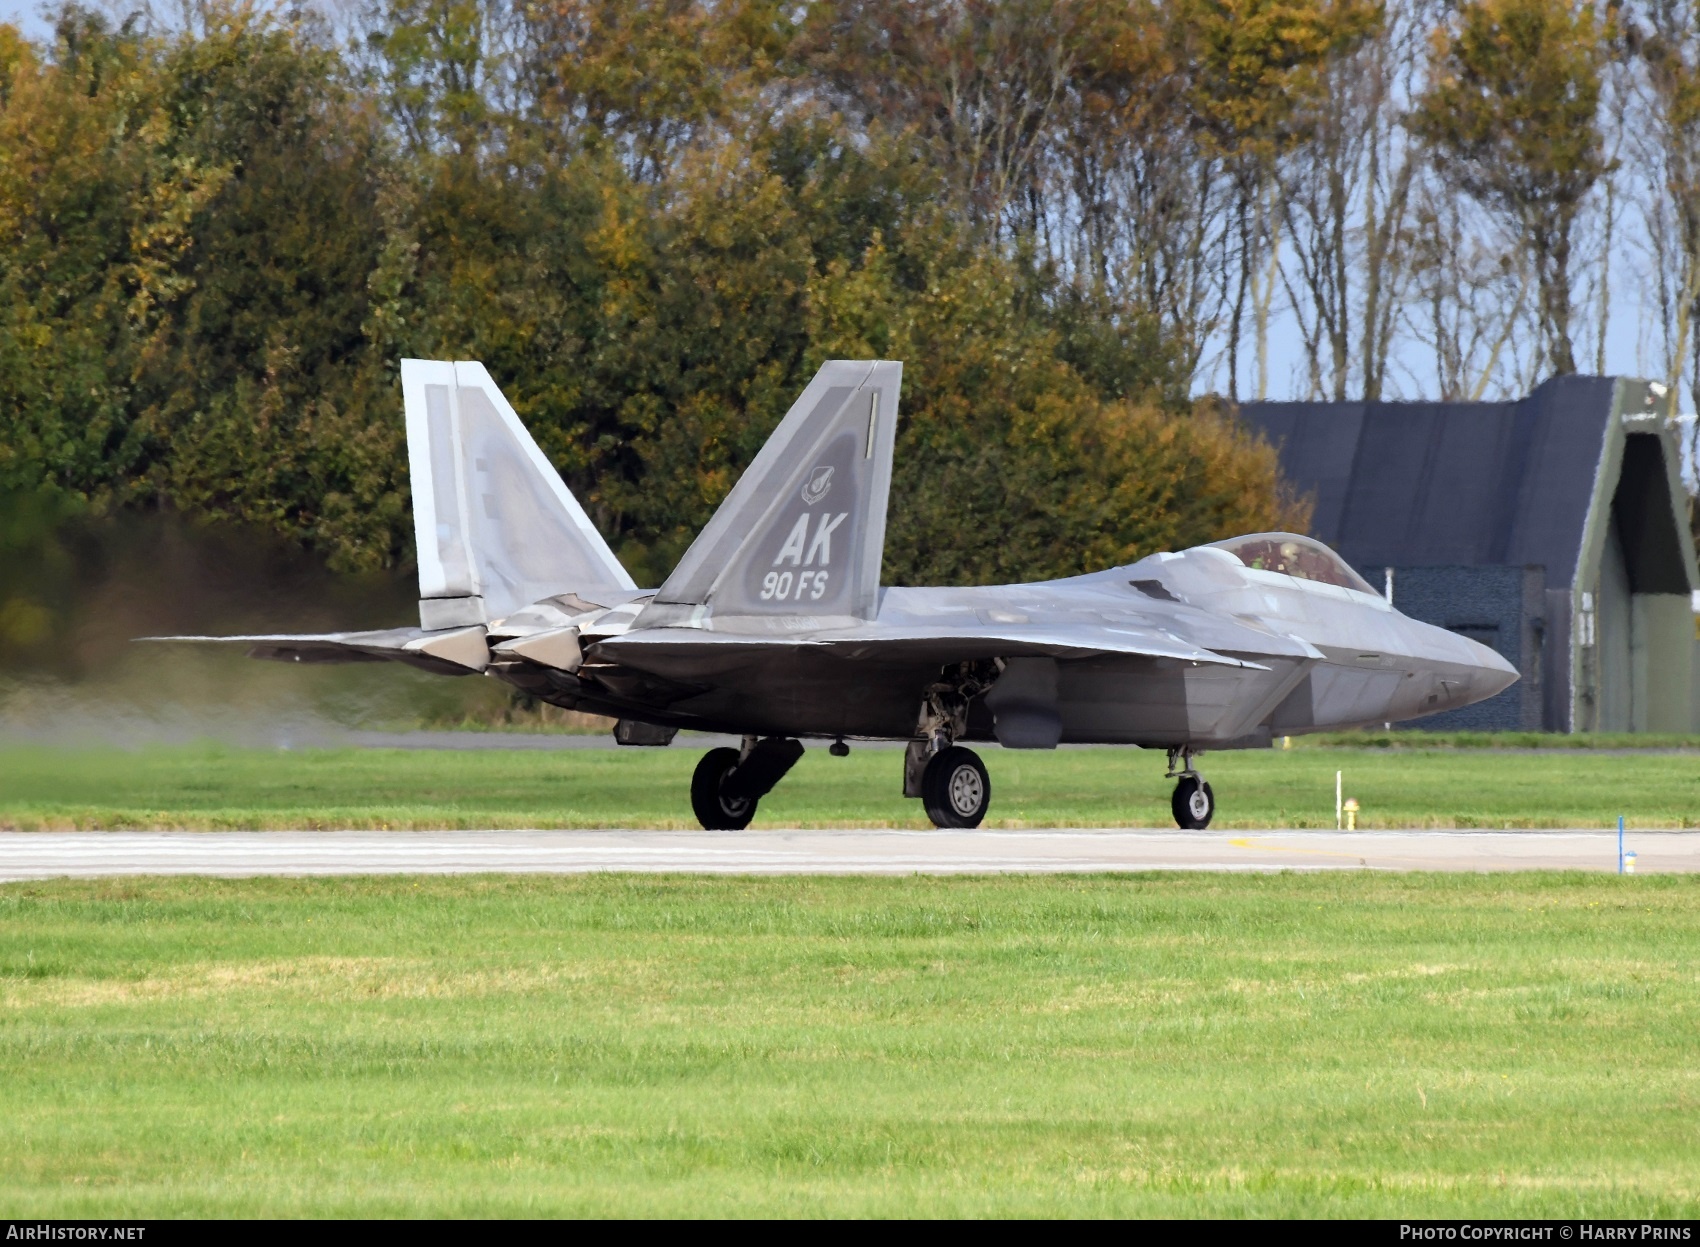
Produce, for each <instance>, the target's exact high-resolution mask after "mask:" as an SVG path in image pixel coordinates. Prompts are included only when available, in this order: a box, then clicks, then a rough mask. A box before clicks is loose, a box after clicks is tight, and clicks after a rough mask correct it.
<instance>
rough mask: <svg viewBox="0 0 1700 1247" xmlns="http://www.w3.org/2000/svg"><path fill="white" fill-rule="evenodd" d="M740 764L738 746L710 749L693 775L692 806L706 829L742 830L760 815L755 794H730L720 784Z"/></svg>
mask: <svg viewBox="0 0 1700 1247" xmlns="http://www.w3.org/2000/svg"><path fill="white" fill-rule="evenodd" d="M737 765H738V751H737V750H736V749H710V750H709V751H708V752H707V753H705V754H703V755H702V761H701V762H698V763H697V769H696V772H695V773H694V774H693V775H692V776H691V809H692V811H694V812H695V814H696V816H697V822H699V823H701V824H702V826H703V830H704V831H742V830H744V828H746V827H748V826H749V825H750V820H751V819H752V818H754V817H755V816H756V802H755V798H754V797H728V796H725V795H724V794H722V793H721V791H720V786H721V785H722V784H724V783H725V782H726V777H727V776H728V775H730V774H731V773H732V769H733V768H734V767H735V766H737Z"/></svg>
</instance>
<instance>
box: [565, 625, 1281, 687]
mask: <svg viewBox="0 0 1700 1247" xmlns="http://www.w3.org/2000/svg"><path fill="white" fill-rule="evenodd" d="M774 647H793V648H795V649H798V650H809V651H813V652H822V651H825V652H828V653H833V654H835V655H838V656H841V657H844V658H847V659H852V660H855V659H864V658H882V657H905V658H916V659H925V660H927V661H934V660H937V661H939V662H941V663H944V662H959V661H964V660H967V659H974V658H1088V657H1094V656H1099V655H1105V654H1121V655H1127V656H1130V657H1141V658H1156V659H1173V660H1175V661H1177V662H1188V663H1200V664H1208V665H1211V666H1221V667H1240V668H1246V669H1249V670H1253V671H1266V670H1268V668H1267V667H1265V666H1263V665H1262V664H1261V663H1257V662H1252V661H1250V660H1249V659H1244V658H1235V657H1233V656H1231V655H1228V654H1220V653H1217V652H1216V651H1214V650H1208V649H1202V648H1200V647H1198V646H1195V645H1189V644H1187V643H1186V642H1185V641H1183V640H1181V639H1180V638H1178V637H1175V636H1172V635H1170V634H1168V633H1164V632H1159V631H1157V630H1154V629H1153V630H1145V629H1134V628H1116V627H1109V626H1097V627H1085V626H1070V625H1066V624H1065V625H1057V626H1053V627H1043V626H1040V627H1023V628H999V627H996V626H987V627H980V628H976V627H966V628H964V627H944V628H926V627H917V626H903V627H881V628H870V629H866V630H864V629H855V630H847V631H844V632H817V633H813V634H810V635H807V636H789V637H783V638H781V637H774V638H765V637H763V638H756V637H749V636H738V635H735V634H724V633H713V632H705V631H698V630H696V629H686V628H655V629H648V630H645V631H641V632H629V633H627V634H625V635H624V636H619V637H610V638H608V639H606V640H602V641H599V642H597V644H596V654H597V656H598V657H605V658H610V659H612V660H613V661H615V662H618V663H621V664H622V665H625V666H630V667H634V668H637V669H639V670H644V671H652V672H654V673H655V674H657V675H670V674H673V671H672V668H674V667H675V666H676V665H678V664H687V665H688V664H689V663H691V662H692V661H693V660H696V659H702V658H713V657H733V656H735V655H737V654H739V653H741V652H750V651H756V650H769V651H771V650H772V649H773V648H774Z"/></svg>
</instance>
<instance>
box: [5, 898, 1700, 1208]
mask: <svg viewBox="0 0 1700 1247" xmlns="http://www.w3.org/2000/svg"><path fill="white" fill-rule="evenodd" d="M1697 901H1700V884H1696V883H1694V882H1691V881H1688V880H1686V879H1682V878H1679V877H1646V878H1632V879H1620V878H1615V877H1610V876H1604V877H1601V876H1588V877H1583V876H1579V875H1512V876H1507V875H1496V876H1469V875H1448V876H1438V875H1427V876H1424V875H1406V876H1382V875H1373V874H1352V875H1340V874H1327V875H1302V876H1301V875H1274V876H1269V875H1245V876H1240V875H1221V874H1218V875H1210V876H1200V875H1180V874H1173V875H1161V876H1156V875H1152V876H1130V877H1105V876H1100V877H1070V878H1042V879H1041V878H1008V877H1006V878H906V879H877V878H826V879H820V878H791V879H726V878H670V877H648V878H634V877H621V876H595V877H574V878H536V877H527V878H461V879H454V880H444V879H421V880H412V879H386V880H381V881H374V880H359V879H343V880H285V879H270V880H252V881H223V880H125V881H103V882H56V883H50V884H14V885H7V886H5V887H3V888H0V1063H3V1068H4V1069H5V1071H6V1073H5V1078H4V1080H3V1081H0V1114H3V1115H0V1120H3V1121H4V1123H5V1125H4V1129H3V1130H0V1192H4V1194H3V1196H0V1213H3V1215H6V1216H11V1217H38V1216H42V1217H45V1216H67V1217H77V1216H99V1217H107V1216H118V1217H143V1216H172V1215H213V1216H223V1215H244V1214H257V1215H288V1214H297V1213H300V1214H320V1215H339V1216H362V1215H368V1216H371V1215H376V1216H388V1215H396V1214H423V1215H458V1214H474V1215H495V1214H517V1215H527V1216H531V1215H547V1214H611V1215H645V1216H651V1215H664V1216H670V1215H694V1214H841V1215H842V1214H852V1215H854V1214H871V1215H885V1214H891V1215H907V1214H943V1215H969V1214H1001V1215H1063V1214H1085V1215H1092V1214H1116V1215H1195V1214H1206V1215H1242V1214H1243V1215H1253V1216H1281V1215H1299V1216H1308V1215H1351V1216H1466V1215H1467V1216H1474V1217H1484V1216H1564V1217H1580V1216H1588V1217H1633V1218H1642V1217H1693V1216H1696V1215H1700V1150H1697V1149H1696V1147H1695V1140H1694V1122H1695V1114H1696V1110H1697V1107H1700V976H1697V975H1696V973H1695V969H1694V967H1695V965H1696V964H1697V963H1700V905H1697V904H1696V902H1697Z"/></svg>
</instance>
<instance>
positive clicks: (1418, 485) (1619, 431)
mask: <svg viewBox="0 0 1700 1247" xmlns="http://www.w3.org/2000/svg"><path fill="white" fill-rule="evenodd" d="M1660 389H1662V387H1655V386H1653V385H1651V384H1649V383H1648V382H1645V381H1635V380H1630V379H1628V378H1623V377H1578V376H1569V377H1555V378H1553V379H1552V380H1550V381H1548V382H1546V383H1545V384H1544V385H1542V386H1540V387H1539V388H1538V389H1537V390H1535V392H1534V393H1533V394H1530V395H1529V396H1528V397H1527V398H1524V399H1521V400H1519V401H1516V402H1503V403H1500V402H1486V403H1483V402H1452V403H1422V402H1414V403H1393V402H1376V403H1327V402H1299V403H1284V402H1283V403H1277V402H1257V403H1246V404H1244V405H1242V406H1241V408H1240V412H1241V416H1242V418H1243V419H1244V420H1245V421H1246V423H1247V424H1248V425H1249V426H1250V427H1252V428H1253V429H1256V430H1257V431H1259V432H1260V433H1262V434H1263V436H1264V437H1266V438H1267V439H1268V440H1269V442H1270V443H1271V444H1272V445H1273V446H1274V447H1275V448H1276V451H1277V453H1278V454H1279V455H1280V458H1281V467H1282V469H1283V471H1284V472H1285V473H1286V475H1287V478H1288V480H1290V481H1291V482H1292V483H1293V484H1294V485H1295V486H1296V487H1297V488H1299V489H1300V490H1302V491H1306V492H1308V493H1310V494H1311V495H1312V496H1313V497H1314V498H1315V502H1316V510H1315V515H1314V517H1313V519H1312V522H1311V532H1312V534H1313V535H1314V536H1316V537H1318V538H1320V539H1321V540H1323V541H1325V542H1327V543H1328V544H1329V545H1331V546H1333V547H1334V548H1335V549H1336V550H1338V551H1339V553H1340V554H1341V555H1342V556H1343V557H1344V558H1345V559H1346V561H1347V562H1349V563H1350V564H1351V565H1352V566H1353V567H1354V568H1356V569H1357V571H1358V573H1359V574H1360V575H1362V576H1363V577H1364V579H1366V580H1368V581H1369V582H1370V583H1371V584H1374V585H1381V586H1385V591H1386V592H1387V593H1388V594H1389V595H1390V596H1391V597H1392V599H1393V602H1394V604H1395V605H1397V606H1398V607H1399V609H1400V610H1402V611H1404V612H1405V613H1406V614H1407V615H1410V616H1412V617H1413V618H1416V619H1421V620H1424V621H1426V622H1429V623H1434V624H1439V625H1440V626H1442V627H1445V628H1450V629H1452V630H1453V631H1455V632H1460V633H1463V634H1464V635H1466V636H1469V637H1472V638H1473V639H1475V640H1478V641H1481V642H1483V643H1484V644H1486V645H1491V646H1492V647H1493V648H1495V649H1496V650H1498V651H1499V652H1500V653H1501V654H1503V655H1504V656H1505V657H1506V658H1507V659H1508V660H1509V661H1510V662H1512V663H1513V664H1515V665H1516V667H1517V669H1518V671H1520V672H1521V673H1522V679H1521V680H1519V681H1518V682H1517V683H1516V684H1514V685H1512V686H1511V687H1510V688H1509V689H1507V690H1506V691H1505V692H1503V693H1501V694H1499V695H1498V696H1497V697H1493V698H1491V699H1489V700H1488V701H1485V702H1480V703H1478V704H1476V705H1474V706H1468V707H1465V708H1464V709H1462V710H1455V711H1450V712H1448V713H1446V714H1441V715H1436V716H1434V717H1433V718H1429V719H1423V720H1420V721H1419V724H1418V725H1419V726H1422V727H1427V728H1434V729H1483V730H1509V729H1522V730H1546V731H1556V732H1569V731H1606V732H1626V731H1628V732H1688V731H1693V730H1696V727H1697V726H1700V725H1697V723H1696V709H1697V699H1696V697H1695V694H1694V691H1693V685H1694V682H1695V677H1696V675H1697V674H1700V673H1697V672H1696V671H1695V655H1694V651H1695V648H1696V645H1695V619H1694V612H1693V605H1692V603H1693V598H1692V596H1691V595H1692V592H1693V590H1694V589H1696V588H1697V587H1700V574H1697V571H1696V567H1695V552H1694V543H1693V540H1692V538H1691V537H1690V535H1689V529H1688V516H1687V502H1686V494H1685V492H1684V489H1683V485H1682V480H1681V472H1680V458H1679V451H1678V445H1677V440H1676V436H1675V433H1674V431H1673V429H1672V426H1671V423H1670V421H1669V418H1668V404H1667V402H1666V401H1665V400H1664V399H1663V398H1661V397H1660V396H1659V391H1660Z"/></svg>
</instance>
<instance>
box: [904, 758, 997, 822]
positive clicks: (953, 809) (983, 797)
mask: <svg viewBox="0 0 1700 1247" xmlns="http://www.w3.org/2000/svg"><path fill="white" fill-rule="evenodd" d="M991 803H992V781H991V778H990V776H988V775H987V774H986V767H985V764H984V763H982V762H981V761H980V755H979V754H977V753H975V752H974V751H973V750H972V749H964V748H963V747H962V746H961V745H952V746H951V747H950V748H949V749H941V750H939V751H938V752H937V753H935V754H934V755H933V758H932V761H930V762H928V763H927V769H926V771H925V772H923V773H922V775H921V804H923V805H924V806H926V807H927V817H928V818H930V819H932V820H933V826H935V827H978V826H979V825H980V820H981V819H983V818H985V817H986V808H987V807H988V806H990V805H991Z"/></svg>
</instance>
